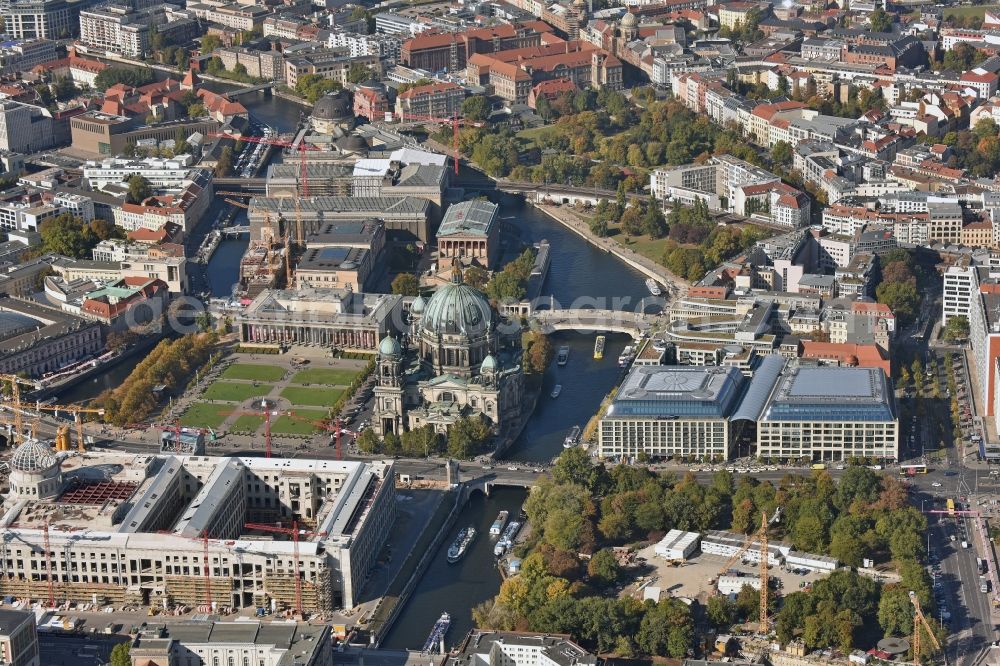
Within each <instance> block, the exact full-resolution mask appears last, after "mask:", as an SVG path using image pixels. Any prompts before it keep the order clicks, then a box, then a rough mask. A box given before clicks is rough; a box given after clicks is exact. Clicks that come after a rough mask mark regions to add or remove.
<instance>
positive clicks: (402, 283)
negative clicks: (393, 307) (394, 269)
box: [392, 273, 420, 296]
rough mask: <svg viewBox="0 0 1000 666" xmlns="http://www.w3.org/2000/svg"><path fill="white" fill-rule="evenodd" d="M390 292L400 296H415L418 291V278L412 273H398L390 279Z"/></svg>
mask: <svg viewBox="0 0 1000 666" xmlns="http://www.w3.org/2000/svg"><path fill="white" fill-rule="evenodd" d="M392 293H394V294H399V295H400V296H416V295H417V294H418V293H420V280H418V279H417V276H416V275H414V274H413V273H400V274H399V275H397V276H396V277H394V278H393V280H392Z"/></svg>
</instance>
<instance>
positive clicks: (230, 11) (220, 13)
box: [205, 3, 271, 32]
mask: <svg viewBox="0 0 1000 666" xmlns="http://www.w3.org/2000/svg"><path fill="white" fill-rule="evenodd" d="M270 13H271V10H269V9H267V8H266V7H264V6H262V5H242V4H239V3H236V4H231V5H223V6H221V7H209V8H208V10H207V11H206V12H205V18H206V19H207V20H209V21H212V22H213V23H218V24H219V25H224V26H228V27H230V28H235V29H237V30H246V31H247V32H249V31H251V30H253V29H254V28H255V27H257V26H262V25H263V23H264V19H265V18H266V17H267V16H268V15H269V14H270Z"/></svg>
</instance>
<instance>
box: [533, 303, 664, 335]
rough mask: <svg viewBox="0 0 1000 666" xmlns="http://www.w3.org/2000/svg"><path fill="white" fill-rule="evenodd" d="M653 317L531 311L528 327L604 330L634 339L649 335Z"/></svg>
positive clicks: (619, 312)
mask: <svg viewBox="0 0 1000 666" xmlns="http://www.w3.org/2000/svg"><path fill="white" fill-rule="evenodd" d="M653 317H654V315H649V314H643V313H641V312H628V311H625V310H593V309H587V308H583V309H577V310H572V309H566V310H535V311H534V312H532V313H531V318H530V320H529V321H530V324H531V327H532V328H533V329H535V330H538V331H541V332H542V333H546V334H548V333H554V332H556V331H581V332H584V333H589V332H600V331H608V332H612V333H625V334H627V335H631V336H632V337H633V338H635V339H638V338H640V337H641V336H642V335H643V334H644V333H649V331H650V328H651V326H652V319H653Z"/></svg>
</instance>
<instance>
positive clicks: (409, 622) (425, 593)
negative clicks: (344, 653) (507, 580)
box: [382, 488, 527, 650]
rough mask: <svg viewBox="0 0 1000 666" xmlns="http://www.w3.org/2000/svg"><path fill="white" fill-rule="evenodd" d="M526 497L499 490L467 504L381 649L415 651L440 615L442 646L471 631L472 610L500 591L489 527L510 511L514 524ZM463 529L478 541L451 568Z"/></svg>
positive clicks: (513, 492)
mask: <svg viewBox="0 0 1000 666" xmlns="http://www.w3.org/2000/svg"><path fill="white" fill-rule="evenodd" d="M526 496H527V493H526V492H525V491H524V490H520V489H514V488H497V489H494V491H493V493H492V495H491V496H490V497H488V498H487V497H484V496H483V495H482V494H479V493H477V494H476V495H474V496H473V497H472V498H471V499H470V500H469V503H468V504H466V506H465V509H464V510H463V511H462V513H461V515H460V516H459V518H458V520H457V521H456V522H455V525H454V527H453V528H452V530H451V533H450V534H449V535H448V538H447V539H446V540H445V542H444V543H443V544H442V545H441V547H440V548H439V549H438V552H436V553H435V554H434V560H433V562H432V563H431V565H430V567H429V568H428V569H427V571H426V572H425V573H424V577H423V578H422V579H421V581H420V584H419V585H418V586H417V589H416V591H415V592H414V594H413V596H412V597H410V600H409V602H408V603H407V604H406V606H405V607H404V608H403V611H402V613H400V615H399V619H397V620H396V623H395V624H394V625H393V627H392V629H391V630H389V633H388V635H386V637H385V640H383V641H382V646H383V647H387V648H394V649H404V648H409V649H414V650H419V649H420V648H421V647H422V646H423V644H424V641H425V640H426V639H427V635H428V634H429V633H430V630H431V627H432V626H434V622H435V621H436V620H437V619H438V618H439V617H440V616H441V613H444V612H447V613H449V614H450V615H451V628H450V629H449V630H448V635H447V636H446V637H445V646H446V647H451V646H453V645H456V644H458V643H459V642H460V641H461V640H462V639H463V638H465V636H466V634H468V633H469V630H470V629H472V628H473V623H472V608H473V607H474V606H476V605H478V604H480V603H482V602H484V601H486V600H487V599H489V598H490V597H492V596H493V595H495V594H496V593H497V590H499V589H500V572H499V570H498V569H497V559H496V557H494V555H493V547H494V546H495V545H496V539H495V538H490V535H489V529H490V525H491V524H493V521H494V520H495V519H496V517H497V514H498V513H500V511H501V510H504V511H508V512H509V513H510V516H511V519H516V517H517V514H518V512H519V511H520V510H521V505H522V504H523V503H524V499H525V497H526ZM466 525H472V526H474V527H475V528H476V530H477V532H478V535H477V536H476V540H475V541H474V542H473V544H472V547H471V549H470V550H469V552H468V553H467V554H466V555H465V557H463V558H462V559H461V560H459V561H458V562H456V563H455V564H449V562H448V558H447V557H446V554H447V552H448V546H449V545H451V541H452V540H453V539H454V538H455V535H456V534H457V533H458V531H459V530H460V529H462V528H463V527H465V526H466Z"/></svg>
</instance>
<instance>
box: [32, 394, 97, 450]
mask: <svg viewBox="0 0 1000 666" xmlns="http://www.w3.org/2000/svg"><path fill="white" fill-rule="evenodd" d="M35 410H36V411H38V412H43V411H44V412H54V413H55V414H56V415H58V414H59V412H68V413H70V414H72V415H73V423H74V424H75V425H76V450H77V451H79V452H80V453H86V452H87V447H86V442H84V438H83V414H97V415H98V416H104V408H103V407H98V408H94V407H82V406H80V405H37V406H36V407H35ZM57 434H58V431H57ZM56 443H57V446H56V451H69V446H68V444H69V439H68V438H65V439H64V440H62V444H60V440H59V438H58V437H57V438H56Z"/></svg>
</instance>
